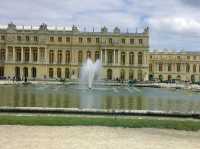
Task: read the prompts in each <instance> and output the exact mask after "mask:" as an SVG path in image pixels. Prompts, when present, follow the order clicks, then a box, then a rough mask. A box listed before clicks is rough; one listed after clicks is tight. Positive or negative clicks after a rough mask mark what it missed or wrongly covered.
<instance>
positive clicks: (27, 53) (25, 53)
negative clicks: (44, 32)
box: [24, 48, 29, 62]
mask: <svg viewBox="0 0 200 149" xmlns="http://www.w3.org/2000/svg"><path fill="white" fill-rule="evenodd" d="M24 57H25V59H24V60H25V62H28V61H29V48H25V51H24Z"/></svg>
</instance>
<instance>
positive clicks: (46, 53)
mask: <svg viewBox="0 0 200 149" xmlns="http://www.w3.org/2000/svg"><path fill="white" fill-rule="evenodd" d="M44 60H45V64H48V63H49V52H48V49H47V48H45V49H44Z"/></svg>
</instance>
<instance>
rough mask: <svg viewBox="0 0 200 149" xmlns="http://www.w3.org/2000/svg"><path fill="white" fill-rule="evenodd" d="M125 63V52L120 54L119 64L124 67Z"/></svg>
mask: <svg viewBox="0 0 200 149" xmlns="http://www.w3.org/2000/svg"><path fill="white" fill-rule="evenodd" d="M125 61H126V55H125V52H121V64H122V65H125Z"/></svg>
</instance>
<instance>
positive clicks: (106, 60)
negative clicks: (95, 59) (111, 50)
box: [104, 49, 107, 65]
mask: <svg viewBox="0 0 200 149" xmlns="http://www.w3.org/2000/svg"><path fill="white" fill-rule="evenodd" d="M104 64H105V65H107V50H106V49H105V63H104Z"/></svg>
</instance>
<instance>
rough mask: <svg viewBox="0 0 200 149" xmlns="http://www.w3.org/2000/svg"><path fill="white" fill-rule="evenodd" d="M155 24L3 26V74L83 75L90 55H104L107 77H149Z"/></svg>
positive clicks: (0, 32)
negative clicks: (96, 28) (131, 28)
mask: <svg viewBox="0 0 200 149" xmlns="http://www.w3.org/2000/svg"><path fill="white" fill-rule="evenodd" d="M148 54H149V28H148V27H147V28H145V29H144V31H143V32H142V33H128V32H127V33H121V32H120V29H119V28H118V27H116V28H114V30H113V31H112V32H108V29H107V28H106V27H103V28H101V31H100V32H85V31H83V32H82V31H80V30H79V29H78V28H77V27H76V26H73V27H72V28H71V29H66V28H62V29H60V28H51V27H48V26H47V25H46V24H42V25H40V26H39V27H32V26H31V27H28V26H21V27H18V26H16V25H15V24H13V23H10V24H8V26H5V27H1V28H0V77H6V78H8V77H13V76H15V77H16V78H17V79H21V78H25V77H26V78H28V79H59V78H66V79H78V78H79V77H80V67H81V65H82V64H83V63H84V61H85V60H86V59H87V58H88V57H89V58H91V59H92V60H93V61H96V60H97V59H100V60H101V62H102V65H103V70H102V74H101V78H102V79H108V80H114V79H117V78H119V79H122V80H128V79H136V80H148V76H149V68H148V67H149V64H148V57H149V56H148Z"/></svg>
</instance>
